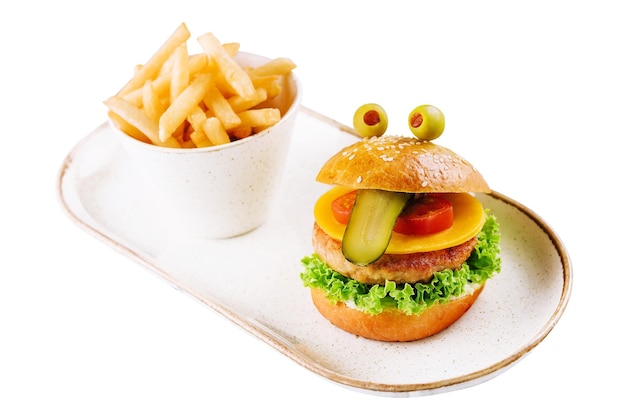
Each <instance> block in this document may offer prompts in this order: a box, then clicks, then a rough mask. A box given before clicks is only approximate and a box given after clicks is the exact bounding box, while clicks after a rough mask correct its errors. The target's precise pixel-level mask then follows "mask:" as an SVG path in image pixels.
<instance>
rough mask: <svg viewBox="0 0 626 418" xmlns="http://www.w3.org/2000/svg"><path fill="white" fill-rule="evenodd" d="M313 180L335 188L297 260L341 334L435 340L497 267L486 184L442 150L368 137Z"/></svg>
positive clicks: (410, 140)
mask: <svg viewBox="0 0 626 418" xmlns="http://www.w3.org/2000/svg"><path fill="white" fill-rule="evenodd" d="M413 113H415V110H414V112H413ZM409 121H410V122H411V119H410V120H409ZM355 126H356V124H355ZM431 139H432V138H431ZM316 180H317V181H319V182H322V183H327V184H330V185H334V186H335V187H333V188H331V189H330V190H329V191H327V192H326V193H324V194H323V195H322V196H321V197H320V198H319V200H318V201H317V202H316V204H315V207H314V218H315V222H314V225H313V249H314V254H313V255H311V256H309V257H305V258H304V259H303V260H302V262H303V265H304V271H303V272H302V273H301V279H302V282H303V284H304V285H305V286H307V287H308V288H310V291H311V296H312V299H313V303H314V304H315V306H316V308H317V309H318V310H319V312H320V313H321V314H322V315H323V316H324V317H325V318H326V319H328V320H329V321H330V322H331V323H332V324H334V325H335V326H337V327H339V328H341V329H343V330H345V331H347V332H350V333H353V334H356V335H360V336H362V337H366V338H369V339H374V340H380V341H414V340H418V339H421V338H425V337H428V336H431V335H434V334H436V333H438V332H440V331H442V330H444V329H445V328H447V327H449V326H450V325H451V324H453V323H454V322H455V321H457V320H458V319H459V318H460V317H461V316H463V314H464V313H465V312H466V311H467V310H468V309H469V308H470V307H471V306H472V304H473V303H474V302H475V301H476V299H477V298H478V296H479V295H480V293H481V292H482V290H483V288H484V286H485V282H486V281H487V280H488V279H489V278H490V277H492V276H493V275H494V274H495V273H497V272H499V271H500V258H499V253H500V247H499V243H500V234H499V227H498V223H497V221H496V218H495V217H494V216H493V214H491V213H490V212H489V211H488V209H485V208H483V206H482V204H481V203H480V201H479V200H477V199H476V198H475V197H474V193H477V192H480V193H489V192H490V188H489V186H488V185H487V183H486V182H485V180H484V178H483V177H482V175H481V174H480V173H479V172H478V171H477V170H476V169H475V168H474V167H473V166H472V165H471V164H470V163H469V162H467V161H466V160H465V159H463V158H462V157H460V156H459V155H457V154H455V153H454V152H453V151H451V150H449V149H447V148H445V147H442V146H439V145H435V144H434V143H432V142H430V141H428V140H420V139H418V138H415V137H405V136H384V135H381V136H368V137H366V138H364V139H362V140H360V141H359V142H357V143H355V144H353V145H350V146H348V147H345V148H344V149H342V150H340V151H339V152H338V153H337V154H336V155H334V156H333V157H331V158H330V159H329V160H328V161H327V162H326V163H325V164H324V166H323V167H322V168H321V170H320V172H319V174H318V176H317V179H316Z"/></svg>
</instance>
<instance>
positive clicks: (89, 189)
mask: <svg viewBox="0 0 626 418" xmlns="http://www.w3.org/2000/svg"><path fill="white" fill-rule="evenodd" d="M295 129H296V131H295V138H294V142H293V144H292V146H291V149H290V155H289V161H288V165H287V175H286V177H285V180H284V183H283V185H282V188H281V193H282V194H283V195H284V196H285V199H280V203H279V204H278V205H277V207H276V208H275V210H274V212H273V215H272V217H271V218H270V219H269V220H268V221H267V223H266V224H265V225H263V226H262V227H260V228H259V229H257V230H255V231H253V232H252V233H249V234H247V235H244V236H240V237H237V238H232V239H227V240H202V239H191V238H189V237H186V236H183V235H181V234H179V233H177V231H175V230H173V229H172V228H168V225H167V224H165V223H164V222H163V221H162V219H163V216H166V214H164V213H156V212H155V210H154V207H153V206H151V199H152V197H151V196H150V195H149V194H148V192H147V191H146V190H148V189H147V188H146V187H144V185H143V184H142V183H141V180H140V176H137V175H136V173H134V171H133V167H132V165H131V164H128V161H127V159H126V156H125V154H124V153H123V152H122V150H120V149H119V148H118V146H117V143H116V141H113V140H112V139H111V132H110V130H109V128H108V126H107V125H106V124H103V125H101V126H99V127H98V128H96V129H95V130H94V131H93V132H92V133H91V134H89V135H88V136H87V137H86V138H84V139H83V140H82V141H80V142H79V143H78V144H77V145H76V147H75V148H74V149H73V150H71V152H70V153H69V155H68V157H67V159H66V160H65V161H64V163H63V166H62V168H61V170H60V174H59V178H58V194H59V197H60V202H61V205H62V206H63V208H64V209H65V210H66V212H67V214H68V216H69V217H70V218H71V219H72V220H73V221H74V222H75V223H76V224H77V225H78V226H80V227H81V228H83V229H84V230H86V231H87V232H89V233H91V234H92V235H93V236H94V237H96V238H98V239H100V240H103V241H104V242H106V243H108V244H109V245H111V246H112V247H113V248H115V249H116V250H118V251H119V252H121V253H122V254H124V255H126V256H128V257H130V258H132V259H134V260H136V261H137V262H139V263H141V264H142V265H144V266H145V267H147V268H148V269H150V270H152V271H154V272H155V273H157V274H158V275H159V276H161V277H162V278H163V279H164V280H166V281H168V282H169V283H171V284H172V285H173V286H174V287H176V288H178V289H180V290H181V291H184V292H187V293H189V294H190V295H192V296H193V297H195V298H197V299H198V300H200V301H201V302H203V303H204V304H206V305H207V306H208V307H210V308H212V309H214V310H215V311H217V312H218V313H220V314H222V315H223V316H225V317H226V318H228V319H230V320H231V321H232V322H234V323H235V324H237V325H239V326H240V327H242V328H243V329H245V330H247V331H248V332H249V333H250V334H252V335H254V336H256V337H258V338H260V339H261V340H263V341H265V342H266V343H268V344H269V345H271V346H272V347H274V348H275V349H277V350H278V351H279V352H281V353H283V354H284V355H286V356H287V357H289V358H291V359H292V360H293V361H294V362H296V363H297V364H299V365H301V366H303V367H305V368H307V369H308V370H310V371H312V372H314V373H317V374H319V375H320V376H322V377H324V378H326V379H328V380H329V381H332V382H335V383H337V384H340V385H343V386H346V387H349V388H352V389H356V390H361V391H365V392H370V393H376V394H382V395H389V396H417V395H424V394H432V393H437V392H444V391H449V390H454V389H460V388H463V387H468V386H471V385H475V384H477V383H480V382H483V381H486V380H488V379H490V378H492V377H494V376H496V375H497V374H499V373H501V372H502V371H504V370H506V369H507V368H509V367H510V366H512V365H513V364H515V363H516V362H518V361H519V360H520V359H522V358H523V357H524V356H525V355H526V354H527V353H528V352H530V351H531V350H532V349H533V348H534V347H535V346H537V344H539V343H540V342H541V341H542V340H543V339H544V338H545V337H546V335H548V333H549V332H550V331H551V330H552V328H553V327H554V325H555V324H556V323H557V321H558V320H559V318H560V317H561V315H562V314H563V311H564V309H565V307H566V305H567V302H568V299H569V295H570V292H571V288H572V277H571V268H570V261H569V258H568V255H567V252H566V250H565V248H564V246H563V244H562V242H561V241H560V240H559V238H558V237H557V235H556V234H555V233H554V231H552V230H551V229H550V227H549V226H548V225H547V224H546V223H545V222H544V221H543V220H542V219H541V218H540V217H539V216H537V214H535V213H534V212H532V211H531V210H530V209H528V208H527V207H525V206H523V205H521V204H520V203H518V202H515V201H514V200H512V199H510V198H508V197H506V196H504V195H503V194H500V193H497V192H494V193H492V194H490V195H485V194H480V195H478V198H479V199H480V200H481V201H482V202H483V204H484V206H485V207H488V208H490V209H491V210H492V211H493V213H494V214H495V215H496V216H497V217H498V218H499V221H500V224H501V232H502V272H501V273H500V274H499V275H498V276H496V277H495V278H493V279H492V280H491V281H490V282H488V284H487V286H486V287H485V290H484V292H483V294H482V295H481V297H480V298H479V299H478V301H477V302H476V304H475V305H474V306H473V307H472V308H471V310H470V311H469V312H468V313H467V314H466V315H465V316H463V317H462V318H461V319H460V320H459V321H458V322H457V323H455V324H454V325H453V326H451V327H450V328H448V329H447V330H445V331H444V332H442V333H440V334H437V335H435V336H433V337H431V338H428V339H425V340H421V341H417V342H413V343H381V342H375V341H369V340H366V339H363V338H358V337H355V336H353V335H350V334H347V333H345V332H343V331H341V330H339V329H337V328H335V327H333V326H332V325H331V324H329V323H328V322H327V321H326V320H325V319H323V318H322V317H321V316H320V315H319V313H318V312H317V311H316V310H315V308H314V307H313V304H312V302H311V300H310V296H309V291H308V290H307V289H306V288H304V287H303V286H302V284H301V282H300V279H299V274H300V271H301V266H300V259H301V258H302V257H303V256H305V255H309V254H310V253H311V252H312V247H311V238H310V237H311V227H312V224H313V216H312V208H313V204H314V201H315V200H316V199H317V197H318V196H319V195H320V194H321V193H322V192H323V191H324V190H326V189H327V186H324V185H321V184H317V183H315V181H314V178H315V175H316V174H317V171H318V170H319V168H320V167H321V165H322V164H323V162H325V161H326V160H327V159H328V158H329V157H330V156H331V155H332V154H334V153H335V152H336V151H337V150H338V149H340V147H342V146H345V145H347V144H349V143H352V142H354V140H355V137H354V136H353V134H352V132H351V130H350V129H349V128H347V127H345V126H343V125H341V124H339V123H337V122H334V121H332V120H329V119H328V118H325V117H324V116H322V115H320V114H318V113H315V112H313V111H311V110H309V109H306V108H302V109H301V110H300V112H299V114H298V120H297V122H296V128H295ZM163 210H165V211H167V208H163ZM181 248H184V249H185V250H184V251H181V250H180V249H181ZM241 254H246V257H244V258H242V257H240V255H241Z"/></svg>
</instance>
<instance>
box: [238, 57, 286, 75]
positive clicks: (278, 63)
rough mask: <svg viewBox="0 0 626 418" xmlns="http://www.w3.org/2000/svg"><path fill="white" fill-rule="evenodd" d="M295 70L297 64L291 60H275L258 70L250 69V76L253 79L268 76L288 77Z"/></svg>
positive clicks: (260, 66)
mask: <svg viewBox="0 0 626 418" xmlns="http://www.w3.org/2000/svg"><path fill="white" fill-rule="evenodd" d="M295 68H296V64H295V63H294V62H293V61H292V60H290V59H289V58H275V59H273V60H271V61H268V62H266V63H265V64H261V65H259V66H258V67H256V68H250V69H248V74H249V75H250V77H251V78H255V77H265V76H268V75H287V74H289V73H290V72H291V71H292V70H293V69H295Z"/></svg>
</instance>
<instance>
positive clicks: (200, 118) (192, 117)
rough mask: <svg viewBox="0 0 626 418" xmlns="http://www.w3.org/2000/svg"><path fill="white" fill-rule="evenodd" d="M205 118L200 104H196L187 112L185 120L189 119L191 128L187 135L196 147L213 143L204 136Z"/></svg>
mask: <svg viewBox="0 0 626 418" xmlns="http://www.w3.org/2000/svg"><path fill="white" fill-rule="evenodd" d="M206 119H207V116H206V114H205V113H204V111H203V110H202V109H201V108H200V106H196V107H195V108H194V109H193V110H192V111H191V112H190V113H189V116H187V120H188V121H189V124H190V125H191V129H192V130H193V132H192V133H191V134H190V135H189V137H190V139H191V141H193V143H194V144H195V145H196V147H198V148H201V147H208V146H211V145H213V144H212V143H211V141H210V140H209V138H208V137H207V136H206V133H205V132H204V121H206Z"/></svg>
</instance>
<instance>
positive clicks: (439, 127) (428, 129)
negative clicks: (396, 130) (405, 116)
mask: <svg viewBox="0 0 626 418" xmlns="http://www.w3.org/2000/svg"><path fill="white" fill-rule="evenodd" d="M445 127H446V119H445V118H444V116H443V112H442V111H441V110H439V109H438V108H436V107H435V106H432V105H421V106H417V107H416V108H415V109H413V111H412V112H411V113H410V114H409V128H410V129H411V132H413V134H414V135H415V136H416V137H418V138H419V139H423V140H425V141H432V140H433V139H437V138H439V136H440V135H441V134H442V133H443V130H444V128H445Z"/></svg>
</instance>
